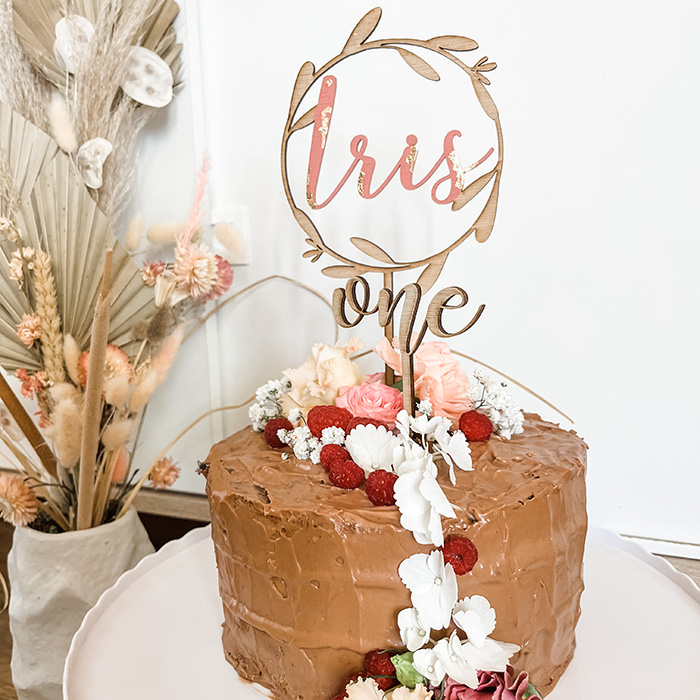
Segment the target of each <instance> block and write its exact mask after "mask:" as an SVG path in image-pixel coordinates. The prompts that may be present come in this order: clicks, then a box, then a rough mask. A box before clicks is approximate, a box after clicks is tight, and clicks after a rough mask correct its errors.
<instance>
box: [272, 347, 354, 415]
mask: <svg viewBox="0 0 700 700" xmlns="http://www.w3.org/2000/svg"><path fill="white" fill-rule="evenodd" d="M360 349H362V341H361V340H358V339H357V338H353V339H352V340H351V341H350V342H349V343H347V344H345V345H341V346H337V345H326V344H325V343H317V344H316V345H314V346H313V348H312V350H311V355H310V356H309V357H307V358H306V360H305V362H304V364H302V365H301V366H300V367H297V368H296V369H288V370H287V371H285V372H283V373H282V374H283V375H284V376H285V377H287V379H289V381H290V382H291V383H292V388H291V390H290V391H289V393H288V394H285V395H284V396H283V397H282V398H281V403H282V408H283V410H284V412H285V413H288V412H289V411H291V410H292V409H293V408H300V409H301V410H302V411H303V413H304V415H306V413H308V411H309V409H311V408H313V407H314V406H329V405H332V404H334V403H335V400H336V398H337V396H338V392H339V391H340V388H341V387H344V386H352V385H354V384H361V383H362V380H363V375H362V371H361V370H360V368H359V367H358V366H357V365H356V364H355V363H354V362H353V361H352V360H351V359H350V355H351V354H352V353H354V352H357V351H358V350H360Z"/></svg>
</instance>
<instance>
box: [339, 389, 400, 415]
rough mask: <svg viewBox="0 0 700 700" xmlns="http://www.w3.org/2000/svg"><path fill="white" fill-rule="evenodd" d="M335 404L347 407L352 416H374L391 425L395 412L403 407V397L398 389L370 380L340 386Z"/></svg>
mask: <svg viewBox="0 0 700 700" xmlns="http://www.w3.org/2000/svg"><path fill="white" fill-rule="evenodd" d="M335 405H336V406H340V407H341V408H345V409H347V410H348V411H350V413H352V415H353V416H358V417H362V418H375V419H376V420H381V421H384V422H385V423H387V424H389V425H393V424H394V423H395V422H396V414H397V413H398V412H399V411H400V410H401V409H402V408H403V398H402V397H401V392H400V391H399V390H398V389H393V388H392V387H390V386H387V385H386V384H382V383H381V382H378V381H370V382H364V383H363V384H356V385H354V386H344V387H341V388H340V391H339V392H338V397H337V398H336V400H335Z"/></svg>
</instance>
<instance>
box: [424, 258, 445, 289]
mask: <svg viewBox="0 0 700 700" xmlns="http://www.w3.org/2000/svg"><path fill="white" fill-rule="evenodd" d="M446 260H447V256H444V257H443V258H442V259H440V260H437V261H436V262H432V263H430V265H428V267H426V268H425V270H423V272H421V274H420V277H419V278H418V285H419V286H420V288H421V290H422V292H423V294H425V293H426V292H427V291H428V290H429V289H430V288H431V287H432V286H433V285H434V284H435V282H436V281H437V278H438V277H439V276H440V273H441V272H442V268H443V267H445V261H446Z"/></svg>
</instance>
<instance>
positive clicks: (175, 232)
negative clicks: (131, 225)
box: [146, 222, 187, 245]
mask: <svg viewBox="0 0 700 700" xmlns="http://www.w3.org/2000/svg"><path fill="white" fill-rule="evenodd" d="M186 229H187V224H185V223H182V222H173V223H170V224H155V225H154V226H151V227H150V228H149V229H148V231H147V232H146V238H148V240H149V241H150V242H151V243H153V244H154V245H168V244H169V243H175V241H176V240H177V239H178V238H179V237H180V236H182V235H183V234H184V233H185V231H186Z"/></svg>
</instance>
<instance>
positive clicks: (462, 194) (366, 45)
mask: <svg viewBox="0 0 700 700" xmlns="http://www.w3.org/2000/svg"><path fill="white" fill-rule="evenodd" d="M381 13H382V11H381V8H378V7H377V8H375V9H373V10H371V11H370V12H368V13H367V14H366V15H365V16H364V17H363V18H362V19H361V20H360V21H359V23H358V24H357V26H356V27H355V29H354V30H353V32H352V33H351V35H350V37H349V39H348V40H347V42H346V44H345V46H344V47H343V50H342V51H341V52H340V54H338V55H337V56H336V57H334V58H332V59H331V60H330V61H328V62H327V63H326V64H325V65H323V66H322V67H321V68H319V69H318V70H316V69H315V67H314V65H313V64H312V63H310V62H306V63H304V65H303V66H302V67H301V69H300V70H299V73H298V75H297V79H296V82H295V85H294V89H293V92H292V98H291V104H290V107H289V115H288V118H287V122H286V125H285V129H284V136H283V139H282V157H281V167H282V180H283V184H284V190H285V194H286V196H287V200H288V201H289V205H290V207H291V209H292V212H293V214H294V217H295V219H296V221H297V222H298V224H299V225H300V226H301V228H302V229H303V230H304V232H305V233H306V236H307V238H306V243H308V244H309V246H310V250H307V251H306V252H305V253H304V254H303V255H304V257H305V258H310V259H311V261H312V262H316V261H317V260H318V259H319V258H320V257H321V256H322V255H323V254H324V253H326V254H328V255H329V256H330V257H332V258H334V259H335V260H336V261H338V263H340V264H338V265H331V266H329V267H325V268H323V270H322V272H323V273H324V274H325V275H327V276H329V277H334V278H339V279H347V282H346V284H345V286H344V287H343V288H339V289H336V290H335V292H334V293H333V311H334V314H335V318H336V321H337V323H338V324H339V325H340V326H342V327H344V328H352V327H353V326H356V325H357V324H358V323H359V322H360V321H361V320H362V318H364V317H365V316H371V315H373V314H375V313H376V314H377V315H378V320H379V324H380V326H382V327H383V328H384V334H385V336H386V337H387V338H388V339H389V341H390V342H391V340H392V338H393V337H394V315H395V314H396V312H397V309H398V306H399V304H400V303H401V302H403V306H402V308H401V315H400V320H399V322H398V339H399V347H398V350H399V352H400V354H401V370H402V371H401V375H402V378H403V397H404V408H405V409H406V410H407V411H408V412H409V413H411V414H412V413H413V411H414V404H415V393H414V381H413V378H414V373H413V355H414V354H415V352H416V350H417V349H418V347H419V346H420V344H421V342H422V341H423V339H424V337H425V334H426V332H427V331H428V330H430V331H431V332H432V333H433V334H434V335H436V336H438V337H440V338H449V337H454V336H457V335H460V334H461V333H464V332H465V331H467V330H469V328H471V327H472V326H473V325H474V323H476V321H477V320H478V319H479V317H480V316H481V313H482V312H483V310H484V305H483V304H482V305H481V306H479V307H478V309H477V310H476V312H475V313H474V314H473V316H472V317H471V319H470V320H469V321H468V322H467V323H466V325H464V326H463V327H462V328H460V329H459V330H457V331H452V332H451V331H448V330H447V329H446V328H445V325H444V323H443V313H444V312H445V311H447V310H452V309H459V308H463V307H464V306H466V305H467V303H468V301H469V297H468V295H467V293H466V292H465V291H464V290H463V289H461V288H460V287H455V286H450V287H446V288H444V289H442V290H440V291H439V292H437V293H435V294H434V296H433V298H432V299H431V300H430V302H429V303H428V307H427V312H426V314H425V319H424V320H423V322H422V323H420V324H419V325H417V318H418V311H419V307H420V304H421V300H422V296H423V295H424V294H425V293H426V292H427V291H428V290H430V289H431V287H432V286H433V285H434V284H435V282H436V280H437V279H438V277H439V275H440V273H441V271H442V269H443V267H444V265H445V262H446V261H447V258H448V256H449V254H450V253H451V252H452V251H453V250H455V249H456V248H458V247H459V246H460V245H461V244H462V243H464V241H465V240H466V239H467V238H468V237H469V236H471V235H472V234H474V237H475V239H476V240H477V241H478V242H480V243H483V242H484V241H486V240H487V239H488V238H489V236H490V235H491V231H492V229H493V225H494V220H495V217H496V207H497V203H498V192H499V187H500V179H501V169H502V164H503V136H502V131H501V123H500V119H499V115H498V110H497V108H496V105H495V103H494V102H493V99H492V98H491V96H490V94H489V92H488V90H487V89H486V86H487V85H489V84H490V81H489V79H488V78H487V77H486V75H485V73H487V72H489V71H491V70H493V69H494V68H495V67H496V64H495V63H491V62H489V61H488V59H487V58H486V57H484V58H482V59H480V60H479V61H477V62H476V63H475V64H474V65H473V66H469V65H467V64H466V63H464V62H463V61H462V60H461V59H460V58H459V57H458V56H456V55H455V53H454V52H458V53H461V52H468V51H473V50H475V49H476V48H478V44H477V43H476V42H475V41H474V40H472V39H469V38H467V37H461V36H453V35H447V36H438V37H434V38H432V39H427V40H419V39H378V40H373V41H369V38H370V35H371V34H372V33H373V32H374V30H375V29H376V27H377V25H378V23H379V20H380V18H381ZM411 48H414V50H415V49H416V48H417V49H419V50H427V51H430V52H433V53H435V54H438V55H439V56H441V57H442V58H444V59H447V60H449V61H450V62H451V63H452V64H454V65H455V66H457V67H458V68H459V69H461V71H462V72H463V73H464V75H465V77H468V78H469V81H470V84H471V87H472V89H473V91H474V93H475V96H476V98H477V100H478V103H479V105H480V107H481V109H482V110H483V112H484V114H485V115H486V116H487V117H488V118H489V119H490V120H492V121H493V122H494V124H495V134H496V146H497V148H496V149H495V150H496V156H495V157H496V163H495V165H494V166H493V167H492V168H491V169H490V170H489V171H488V172H486V173H484V174H482V175H480V176H478V177H477V178H476V179H474V180H472V181H468V178H467V174H468V173H469V172H470V171H471V170H474V169H476V168H478V167H479V166H481V165H482V164H483V163H485V162H486V161H487V160H488V159H489V158H490V157H492V156H493V154H494V149H493V148H490V149H489V150H488V151H487V152H486V153H484V154H483V155H482V157H481V158H480V159H479V160H477V161H476V162H474V163H473V164H472V165H471V166H469V167H467V168H462V167H461V165H460V164H459V160H458V158H457V156H456V153H455V151H454V140H455V138H458V137H459V136H461V132H459V131H457V130H452V131H449V132H448V133H447V134H446V135H445V137H444V140H443V152H442V154H440V157H439V158H438V160H437V162H436V163H435V164H434V165H433V166H432V168H431V169H430V170H429V172H427V174H426V175H424V176H423V177H422V179H420V180H419V181H418V182H414V169H415V167H414V166H415V163H416V155H417V148H416V146H417V141H418V139H417V137H416V136H413V135H409V136H407V137H406V147H405V149H404V150H403V152H402V153H401V155H400V157H399V159H398V162H397V163H396V164H395V166H394V168H393V169H392V170H391V172H390V173H389V175H388V177H386V178H385V180H384V181H383V182H382V183H381V184H380V185H378V186H376V185H375V186H374V187H373V183H372V178H373V175H374V171H375V165H376V162H375V159H374V158H372V157H371V156H369V155H368V153H367V146H368V139H367V137H366V136H363V135H361V134H360V135H357V136H355V137H354V138H353V139H352V141H351V143H350V154H351V156H352V157H353V160H352V162H351V163H350V166H349V168H348V169H347V171H346V173H345V174H344V176H343V177H342V178H341V180H340V182H339V183H338V185H337V187H335V189H334V190H333V191H332V192H331V194H330V195H329V196H328V197H327V198H325V199H324V200H322V201H319V198H318V196H317V184H318V180H319V173H320V170H321V164H322V162H323V158H324V154H325V147H326V140H327V138H328V137H329V131H330V126H331V121H332V119H333V113H334V106H335V99H336V92H337V89H338V80H337V78H336V77H335V76H333V75H332V74H331V73H330V72H329V71H331V70H332V69H333V68H334V67H335V66H336V65H337V64H339V63H340V62H341V61H343V60H345V59H347V58H350V57H353V56H357V55H359V54H362V53H364V52H367V51H373V50H376V49H383V50H387V49H389V50H394V51H396V52H397V53H398V54H399V55H400V56H401V58H402V59H403V60H404V61H405V63H406V64H407V65H408V66H409V67H410V68H411V69H412V70H413V71H415V73H417V74H418V75H419V76H421V77H422V78H425V79H427V80H430V81H439V80H440V75H439V74H438V72H437V71H436V70H435V68H433V67H432V66H431V65H430V63H428V61H426V60H425V59H423V58H421V57H420V56H419V55H418V54H417V53H415V52H414V51H412V50H411ZM315 85H318V89H319V93H318V101H317V103H316V104H315V105H314V106H313V107H311V108H310V109H309V110H307V111H306V112H305V113H304V114H303V115H302V116H298V115H297V113H298V111H299V107H300V105H301V103H302V100H303V99H304V97H305V96H306V95H307V94H309V92H310V91H311V89H312V87H313V86H315ZM310 126H312V127H313V132H312V136H311V144H310V151H309V159H308V168H307V172H306V192H305V195H306V196H305V199H306V202H305V204H306V205H307V207H308V208H309V209H310V210H311V212H312V213H313V212H315V211H317V210H320V209H323V208H325V207H326V206H328V205H329V204H330V203H331V202H332V200H333V199H334V197H335V196H336V195H337V194H338V192H339V191H340V189H341V188H342V187H343V186H344V185H345V184H346V182H347V181H348V180H349V179H350V177H351V176H353V175H354V173H355V172H356V171H358V166H359V172H357V175H355V177H357V191H358V194H359V196H360V197H361V198H362V199H365V200H367V199H374V198H375V197H377V196H378V195H380V194H381V192H382V191H383V190H384V188H385V187H386V186H387V185H388V184H389V182H390V181H391V180H392V179H394V178H395V177H396V176H398V179H399V181H400V184H401V186H402V187H403V188H404V189H406V190H415V189H418V188H419V187H422V186H423V185H425V184H427V182H428V180H430V179H431V178H432V177H433V175H435V173H436V172H438V170H439V169H440V167H441V166H445V169H446V170H447V174H445V175H444V176H443V177H442V178H440V179H439V180H437V181H436V182H435V184H434V185H433V187H432V190H431V198H432V200H433V202H435V203H436V204H438V205H446V204H449V205H450V208H451V211H452V212H457V211H459V210H461V209H462V208H463V207H464V206H465V205H466V204H468V203H469V202H471V201H472V200H473V199H475V198H476V197H477V196H478V195H479V194H480V193H481V192H482V191H485V190H486V188H487V187H488V186H489V185H491V192H490V194H488V197H487V199H486V203H485V204H484V206H483V207H482V208H481V210H480V211H479V212H478V214H477V216H476V217H475V219H474V220H473V221H472V222H471V223H470V224H469V225H468V226H467V227H466V229H464V230H463V231H462V233H461V234H460V235H459V236H458V237H457V239H456V240H454V241H453V242H452V243H450V244H449V245H447V246H446V247H444V248H442V249H441V250H439V251H438V252H437V253H434V254H431V255H429V256H426V257H423V258H421V259H419V260H412V261H397V260H395V259H394V258H392V256H390V255H389V254H388V253H387V252H386V251H385V250H384V249H382V248H381V247H380V246H379V245H377V244H376V243H374V242H372V241H371V240H368V239H366V238H359V237H350V242H351V243H352V245H353V246H354V247H355V248H356V249H357V250H358V251H359V252H360V253H362V254H364V255H365V256H366V257H367V258H369V259H370V260H371V261H372V262H370V263H367V262H361V261H357V260H353V259H351V258H349V257H348V256H347V255H345V254H341V253H340V252H338V251H336V250H333V249H332V248H331V247H330V246H329V245H328V244H327V243H326V241H325V240H324V238H323V236H322V235H321V233H320V231H319V230H318V228H317V226H316V224H315V223H314V221H313V220H312V218H311V216H310V215H309V214H307V213H306V212H305V211H303V210H302V209H301V208H300V206H299V205H298V204H297V202H296V201H295V198H294V195H293V193H292V188H291V187H290V182H289V171H288V167H289V166H288V160H289V156H288V147H289V140H290V137H291V136H292V135H293V134H295V133H296V132H299V131H300V130H301V129H304V128H306V127H310ZM443 183H445V184H447V183H449V185H450V191H449V193H448V194H447V195H446V196H443V197H442V198H441V197H439V196H438V193H437V188H438V186H439V185H441V184H443ZM486 191H487V190H486ZM414 269H415V270H421V271H420V273H419V275H418V279H417V281H416V282H412V283H409V284H406V285H405V286H404V287H402V288H401V289H400V290H399V291H398V292H394V274H395V273H400V272H406V271H410V270H414ZM367 273H379V274H381V275H382V276H383V287H382V289H380V290H379V293H378V296H377V298H376V301H374V302H373V301H372V298H371V297H372V294H371V289H370V285H369V282H367V280H366V279H365V278H364V276H363V275H365V274H367ZM393 382H394V376H393V373H392V370H391V369H390V368H387V384H392V383H393Z"/></svg>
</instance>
